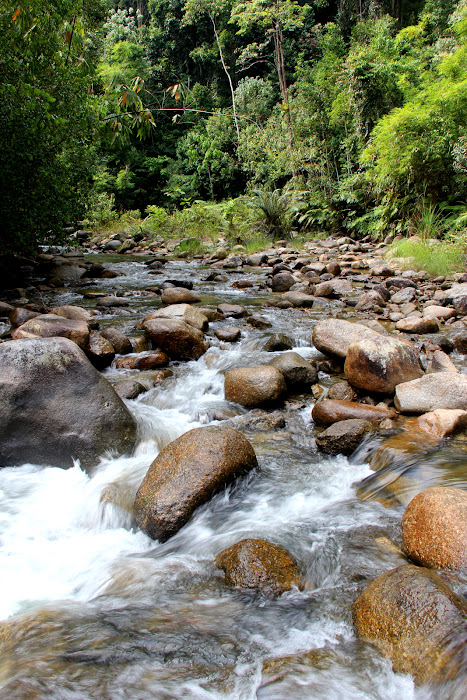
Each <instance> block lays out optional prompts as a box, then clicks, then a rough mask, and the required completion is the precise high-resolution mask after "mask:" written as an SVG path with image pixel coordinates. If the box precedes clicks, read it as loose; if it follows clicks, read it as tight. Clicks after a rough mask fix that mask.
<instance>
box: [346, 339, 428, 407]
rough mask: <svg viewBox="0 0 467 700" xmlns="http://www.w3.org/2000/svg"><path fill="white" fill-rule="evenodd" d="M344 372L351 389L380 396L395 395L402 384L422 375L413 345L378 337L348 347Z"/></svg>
mask: <svg viewBox="0 0 467 700" xmlns="http://www.w3.org/2000/svg"><path fill="white" fill-rule="evenodd" d="M344 372H345V376H346V378H347V380H348V381H349V382H350V384H352V386H355V387H357V388H358V389H364V390H365V391H371V392H375V393H378V394H392V393H393V392H394V389H395V388H396V386H397V385H398V384H400V383H401V382H409V381H411V380H413V379H418V378H419V377H421V376H422V375H423V370H422V368H421V367H420V362H419V360H418V353H417V351H416V350H415V348H414V346H413V345H412V344H411V343H409V342H408V341H403V340H399V339H397V338H391V337H390V336H382V335H378V334H375V336H374V337H373V338H367V339H366V340H361V341H359V342H356V343H352V344H351V345H350V346H349V348H348V351H347V357H346V360H345V365H344Z"/></svg>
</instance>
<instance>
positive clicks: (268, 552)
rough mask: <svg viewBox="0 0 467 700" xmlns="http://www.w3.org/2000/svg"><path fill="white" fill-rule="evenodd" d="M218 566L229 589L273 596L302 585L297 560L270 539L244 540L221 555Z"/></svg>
mask: <svg viewBox="0 0 467 700" xmlns="http://www.w3.org/2000/svg"><path fill="white" fill-rule="evenodd" d="M216 564H217V566H218V567H219V568H220V569H222V570H223V571H224V573H225V582H226V583H227V584H228V585H229V586H236V587H238V588H244V589H249V590H255V591H261V592H262V593H266V594H267V595H272V596H278V595H280V594H281V593H284V592H285V591H289V590H290V589H291V588H292V587H293V586H296V587H299V586H300V570H299V568H298V564H297V562H296V560H295V559H294V558H293V557H292V555H291V554H290V553H289V552H288V551H287V550H286V549H284V547H281V546H280V545H277V544H273V543H272V542H268V541H267V540H261V539H252V538H247V539H244V540H241V541H240V542H237V543H236V544H234V545H232V546H231V547H228V548H227V549H224V551H222V552H220V554H218V555H217V557H216Z"/></svg>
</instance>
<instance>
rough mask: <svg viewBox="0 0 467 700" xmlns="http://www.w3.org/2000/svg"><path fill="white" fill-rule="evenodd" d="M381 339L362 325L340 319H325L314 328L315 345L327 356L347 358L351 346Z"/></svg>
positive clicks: (313, 339) (313, 340)
mask: <svg viewBox="0 0 467 700" xmlns="http://www.w3.org/2000/svg"><path fill="white" fill-rule="evenodd" d="M375 336H376V337H381V336H380V334H379V333H377V332H376V331H374V330H372V329H371V328H368V327H367V326H364V325H363V324H361V323H351V322H350V321H344V320H343V319H340V318H324V319H322V320H321V321H318V323H317V324H316V325H315V327H314V328H313V334H312V336H311V339H312V342H313V345H314V346H315V348H316V349H317V350H319V351H320V352H322V353H324V354H325V355H331V356H333V357H341V358H345V357H346V355H347V351H348V349H349V346H350V345H351V344H352V343H358V342H360V341H361V340H366V339H369V340H371V339H373V338H374V337H375Z"/></svg>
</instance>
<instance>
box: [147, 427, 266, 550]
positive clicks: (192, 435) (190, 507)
mask: <svg viewBox="0 0 467 700" xmlns="http://www.w3.org/2000/svg"><path fill="white" fill-rule="evenodd" d="M256 466H257V460H256V455H255V452H254V450H253V447H252V446H251V444H250V443H249V442H248V440H247V439H246V438H245V437H243V435H242V434H241V433H239V432H238V431H237V430H233V429H232V428H217V427H212V426H208V427H203V428H194V429H193V430H189V431H188V432H187V433H184V434H183V435H182V436H181V437H179V438H177V439H176V440H174V441H173V442H171V443H170V444H169V445H167V446H166V447H164V449H163V450H162V451H161V452H160V453H159V455H158V456H157V457H156V459H155V460H154V462H153V463H152V464H151V466H150V467H149V471H148V472H147V474H146V476H145V477H144V479H143V482H142V484H141V486H140V487H139V489H138V493H137V494H136V499H135V505H134V514H135V518H136V522H137V524H138V526H139V527H140V528H141V529H142V530H143V531H144V532H145V533H146V534H147V535H149V537H152V538H153V539H158V540H160V541H161V542H163V541H165V540H167V539H168V538H169V537H172V535H175V533H176V532H178V530H180V528H181V527H183V525H185V523H187V522H188V520H189V519H190V518H191V516H192V515H193V513H194V511H195V510H196V508H199V506H201V505H202V504H203V503H206V502H207V501H209V500H210V499H211V498H212V496H213V495H214V494H215V493H217V492H218V491H220V490H222V489H223V488H224V487H225V486H226V485H227V484H229V483H231V482H232V481H233V480H234V479H236V478H237V477H238V476H241V475H242V474H246V473H247V472H249V471H250V470H251V469H253V468H254V467H256Z"/></svg>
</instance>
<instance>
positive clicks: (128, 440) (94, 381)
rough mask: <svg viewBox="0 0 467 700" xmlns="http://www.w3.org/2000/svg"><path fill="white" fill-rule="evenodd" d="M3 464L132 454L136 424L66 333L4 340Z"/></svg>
mask: <svg viewBox="0 0 467 700" xmlns="http://www.w3.org/2000/svg"><path fill="white" fill-rule="evenodd" d="M0 434H1V438H2V439H1V441H0V464H2V465H3V466H15V465H19V464H23V463H24V462H32V463H34V464H50V465H53V466H57V467H63V468H69V467H72V466H73V459H79V460H80V461H81V466H82V467H83V468H85V469H88V468H89V467H92V466H94V465H95V464H97V462H98V460H99V456H100V455H102V454H104V452H106V451H111V452H115V453H117V454H121V453H128V452H130V451H131V450H132V449H133V446H134V444H135V440H136V424H135V421H134V419H133V417H132V415H131V414H130V413H129V411H128V409H127V408H126V407H125V405H124V404H123V402H122V401H121V399H120V398H119V396H118V395H117V394H116V393H115V391H114V390H113V389H112V387H111V386H110V384H109V383H108V382H107V380H106V379H104V377H103V376H102V375H101V374H100V373H99V372H98V371H97V370H96V369H95V368H94V367H93V366H92V364H91V363H90V362H89V360H88V359H87V357H86V356H85V355H84V353H83V352H82V351H81V350H80V349H79V348H78V346H77V345H76V344H75V343H73V342H72V341H71V340H68V339H66V338H37V339H32V340H16V341H11V342H9V343H3V344H1V345H0Z"/></svg>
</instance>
